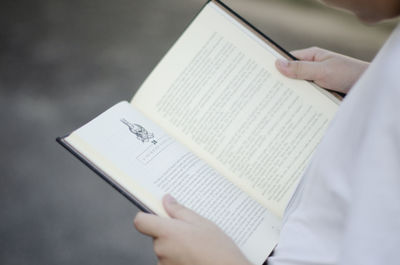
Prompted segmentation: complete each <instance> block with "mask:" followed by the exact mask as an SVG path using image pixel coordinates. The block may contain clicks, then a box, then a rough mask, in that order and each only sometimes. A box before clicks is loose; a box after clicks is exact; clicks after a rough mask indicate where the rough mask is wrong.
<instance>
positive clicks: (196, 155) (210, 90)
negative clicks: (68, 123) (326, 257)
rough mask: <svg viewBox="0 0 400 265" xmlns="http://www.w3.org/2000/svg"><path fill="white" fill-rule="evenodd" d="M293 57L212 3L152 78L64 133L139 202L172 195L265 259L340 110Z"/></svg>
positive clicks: (149, 206)
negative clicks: (285, 72) (286, 72)
mask: <svg viewBox="0 0 400 265" xmlns="http://www.w3.org/2000/svg"><path fill="white" fill-rule="evenodd" d="M277 58H287V59H291V58H290V55H289V54H288V53H287V52H285V51H284V50H283V49H281V48H280V47H279V46H278V45H276V44H275V43H274V42H272V41H271V40H270V39H269V38H267V37H266V36H264V35H263V34H261V33H260V32H259V31H258V30H256V29H255V28H254V27H253V26H251V25H250V24H249V23H247V22H246V21H245V20H243V19H242V18H241V17H240V16H238V15H237V14H236V13H234V12H233V11H232V10H230V9H229V8H228V7H226V6H225V5H224V4H222V3H221V2H219V1H209V2H208V3H207V4H206V5H205V6H204V7H203V9H202V10H201V11H200V13H199V14H198V15H197V16H196V18H195V19H194V20H193V21H192V23H191V24H190V25H189V27H188V28H187V29H186V30H185V32H184V33H183V35H182V36H181V37H180V38H179V39H178V41H177V42H176V43H175V44H174V46H173V47H172V48H171V49H170V50H169V52H168V53H167V54H166V55H165V57H164V58H163V59H162V60H161V62H160V63H159V64H158V65H157V67H156V68H155V69H154V70H153V72H152V73H151V74H150V75H149V76H148V78H147V79H146V81H145V82H144V83H143V84H142V86H141V87H140V89H139V90H138V92H137V94H136V95H135V96H134V98H133V99H132V101H131V102H130V103H128V102H120V103H118V104H116V105H114V106H113V107H111V108H110V109H108V110H107V111H105V112H104V113H103V114H101V115H99V116H98V117H96V118H95V119H93V120H92V121H90V122H89V123H87V124H86V125H84V126H82V127H81V128H79V129H77V130H75V131H74V132H72V133H71V134H69V135H68V136H66V137H62V138H58V141H59V142H60V143H61V144H62V145H63V146H64V147H66V148H67V149H68V150H69V151H71V152H72V153H73V154H74V155H75V156H77V157H78V158H79V159H80V160H81V161H83V162H84V163H85V164H86V165H88V166H89V167H90V168H91V169H93V170H94V171H95V172H96V173H98V174H99V175H100V176H101V177H103V178H104V179H105V180H106V181H107V182H109V183H110V184H111V185H113V186H114V187H115V188H116V189H117V190H118V191H120V192H121V193H122V194H124V195H125V196H126V197H127V198H128V199H130V200H131V201H132V202H134V203H135V204H136V205H137V206H138V207H139V208H140V209H142V210H144V211H147V212H151V213H155V214H157V215H160V216H167V214H166V213H165V211H164V209H163V207H162V204H161V199H162V197H163V196H164V195H165V194H166V193H170V194H171V195H172V196H174V197H175V198H176V199H177V200H178V201H179V202H180V203H182V204H183V205H185V206H187V207H189V208H191V209H193V210H194V211H195V212H197V213H199V214H200V215H202V216H204V217H206V218H208V219H210V220H212V221H213V222H215V223H216V224H217V225H218V226H219V227H220V228H222V230H223V231H225V232H226V233H227V234H228V235H229V236H230V237H231V238H232V239H233V240H234V241H235V242H236V244H237V245H238V246H239V248H240V249H241V250H242V251H243V253H244V254H245V255H246V256H247V257H248V259H249V260H250V261H251V262H253V263H254V264H262V263H263V262H264V261H265V260H266V258H267V257H268V255H269V254H270V253H271V251H272V250H273V248H274V246H275V245H276V243H277V241H278V237H279V230H280V225H281V219H282V215H283V212H284V210H285V207H286V206H287V204H288V202H289V200H290V198H291V197H292V195H293V193H294V190H295V188H296V186H297V184H298V182H299V179H300V177H301V176H302V174H303V172H304V170H305V168H306V166H307V164H308V162H309V160H310V157H311V156H312V154H313V151H314V149H315V148H316V146H317V145H318V143H319V142H320V140H321V138H322V136H323V134H324V131H325V129H326V128H327V126H328V124H329V122H330V121H331V120H332V118H333V116H334V114H335V111H336V110H337V108H338V100H337V99H336V98H335V97H334V96H332V95H331V94H330V93H329V92H327V91H325V90H323V89H321V88H318V87H317V86H315V85H313V84H312V83H310V82H307V81H299V80H292V79H288V78H286V77H284V76H282V75H281V74H280V73H279V72H278V71H277V70H276V69H275V66H274V62H275V60H276V59H277Z"/></svg>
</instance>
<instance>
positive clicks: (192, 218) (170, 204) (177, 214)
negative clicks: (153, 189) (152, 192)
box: [163, 194, 202, 223]
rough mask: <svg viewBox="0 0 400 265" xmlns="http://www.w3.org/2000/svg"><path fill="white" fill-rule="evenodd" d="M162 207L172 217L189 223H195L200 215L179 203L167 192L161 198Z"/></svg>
mask: <svg viewBox="0 0 400 265" xmlns="http://www.w3.org/2000/svg"><path fill="white" fill-rule="evenodd" d="M163 204H164V208H165V210H166V211H167V213H168V215H169V216H171V217H172V218H174V219H178V220H182V221H186V222H189V223H196V222H198V221H199V220H200V219H202V217H201V216H200V215H198V214H196V213H195V212H193V211H192V210H190V209H188V208H186V207H185V206H183V205H181V204H179V203H178V202H177V201H176V200H175V198H174V197H172V196H171V195H169V194H167V195H165V196H164V198H163Z"/></svg>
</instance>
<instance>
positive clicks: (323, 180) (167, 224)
mask: <svg viewBox="0 0 400 265" xmlns="http://www.w3.org/2000/svg"><path fill="white" fill-rule="evenodd" d="M326 2H327V4H331V5H334V6H336V7H340V8H345V9H347V10H350V11H352V12H353V13H355V14H356V15H357V16H358V17H359V18H360V19H361V20H363V21H366V22H369V23H371V22H377V21H380V20H383V19H387V18H392V17H396V16H398V15H399V14H400V1H399V0H368V1H367V0H331V1H326ZM293 54H294V55H295V56H296V57H297V58H298V59H299V61H291V62H288V61H281V60H279V61H277V62H276V67H277V68H278V69H279V71H280V72H281V73H282V74H284V75H286V76H288V77H291V78H299V79H306V80H312V81H314V82H315V83H317V84H319V85H320V86H322V87H325V88H328V89H332V90H336V91H341V92H349V93H348V94H347V96H346V98H345V99H344V101H343V103H342V104H341V106H340V108H339V110H338V113H337V115H336V117H335V119H334V121H333V122H332V123H331V125H330V127H329V129H328V131H327V133H326V135H325V137H324V139H323V140H322V142H321V143H320V145H319V146H318V148H317V150H316V152H315V154H314V156H313V159H312V161H311V163H310V165H309V167H308V169H307V170H306V172H305V174H304V176H303V178H302V180H301V182H300V184H299V186H298V188H297V190H296V193H295V196H294V197H293V198H292V200H291V202H290V203H289V205H288V207H287V209H286V211H285V216H284V221H283V226H282V230H281V234H280V241H279V244H278V246H277V248H276V249H275V251H274V253H273V255H272V256H271V257H269V258H268V263H269V264H271V265H289V264H291V265H295V264H297V265H299V264H302V265H311V264H343V265H347V264H351V265H355V264H362V265H369V264H374V265H376V264H400V259H399V258H398V256H397V252H398V248H399V246H400V104H399V103H398V102H399V100H400V81H399V74H400V27H397V28H396V29H395V30H394V32H393V33H392V35H391V37H390V38H389V40H388V41H387V42H386V43H385V45H384V47H382V49H381V50H380V52H379V53H378V55H377V56H376V57H375V58H374V60H373V61H372V63H371V64H368V63H366V62H362V61H359V60H356V59H352V58H349V57H346V56H343V55H339V54H336V53H333V52H329V51H326V50H323V49H319V48H309V49H305V50H298V51H295V52H293ZM349 90H350V91H349ZM163 204H164V207H165V209H166V211H167V213H168V214H169V215H170V216H171V217H172V218H170V219H168V218H161V217H157V216H154V215H149V214H145V213H138V214H137V216H136V217H135V220H134V224H135V226H136V228H137V229H138V230H139V231H140V232H142V233H144V234H146V235H149V236H151V237H153V238H154V251H155V253H156V255H157V257H158V259H159V264H162V265H183V264H191V265H202V264H207V265H213V264H215V265H217V264H218V265H223V264H231V265H234V264H241V265H244V264H249V261H248V260H246V258H245V257H244V256H243V254H242V253H241V252H240V250H239V249H238V248H237V247H236V246H235V244H234V243H233V242H232V240H231V239H230V238H229V237H228V236H226V235H225V234H224V233H223V232H222V231H221V230H220V229H219V228H217V227H216V226H215V225H214V224H213V223H211V222H210V221H208V220H206V219H204V218H202V217H200V216H198V215H197V214H196V213H194V212H192V211H191V210H189V209H187V208H185V207H184V206H182V205H180V204H179V203H178V202H176V201H175V200H174V199H173V198H172V197H171V196H166V197H164V200H163Z"/></svg>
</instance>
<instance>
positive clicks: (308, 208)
mask: <svg viewBox="0 0 400 265" xmlns="http://www.w3.org/2000/svg"><path fill="white" fill-rule="evenodd" d="M268 264H269V265H289V264H291V265H292V264H293V265H294V264H296V265H299V264H304V265H306V264H307V265H312V264H319V265H324V264H338V265H377V264H385V265H389V264H390V265H393V264H400V26H398V27H397V29H396V30H395V31H394V32H393V33H392V36H391V37H390V39H389V40H388V41H387V42H386V44H385V45H384V47H383V48H382V49H381V51H380V52H379V53H378V55H377V56H376V58H375V59H374V61H373V62H372V64H371V65H370V66H369V68H368V70H367V71H366V72H365V73H364V75H363V76H362V77H361V79H360V80H359V81H358V82H357V84H356V85H355V86H354V87H353V89H352V90H351V92H350V93H349V95H348V96H347V97H346V99H345V100H344V102H343V103H342V106H341V107H340V109H339V111H338V113H337V116H336V117H335V119H334V121H333V122H332V124H331V126H330V128H329V129H328V132H327V134H326V136H325V137H324V139H323V140H322V142H321V144H320V145H319V147H318V149H317V151H316V153H315V154H314V158H313V160H312V162H311V164H310V166H309V168H308V169H307V171H306V173H305V175H304V177H303V180H302V182H301V184H300V185H299V187H298V189H297V192H296V195H295V197H294V198H293V199H292V201H291V203H290V204H289V206H288V208H287V210H286V213H285V219H284V226H283V229H282V233H281V238H280V243H279V245H278V247H277V248H276V250H275V253H274V255H273V256H272V257H270V259H269V260H268Z"/></svg>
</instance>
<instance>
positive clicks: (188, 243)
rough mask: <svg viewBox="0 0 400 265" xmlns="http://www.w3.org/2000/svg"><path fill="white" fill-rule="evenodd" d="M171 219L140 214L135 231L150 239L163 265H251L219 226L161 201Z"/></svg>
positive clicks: (171, 200) (169, 200) (174, 203)
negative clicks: (151, 238) (152, 240)
mask: <svg viewBox="0 0 400 265" xmlns="http://www.w3.org/2000/svg"><path fill="white" fill-rule="evenodd" d="M163 204H164V208H165V209H166V211H167V213H168V214H169V216H170V217H171V219H167V218H163V217H159V216H155V215H153V214H146V213H142V212H139V213H138V214H137V215H136V218H135V220H134V224H135V227H136V228H137V229H138V230H139V231H140V232H141V233H143V234H145V235H148V236H151V237H153V239H154V252H155V254H156V255H157V257H158V260H159V263H158V264H162V265H168V264H174V265H186V264H192V265H201V264H208V265H213V264H215V265H219V264H231V265H236V264H237V265H250V262H249V261H248V260H247V259H246V257H245V256H244V255H243V254H242V252H241V251H240V249H239V248H238V247H237V245H235V243H234V242H233V241H232V239H231V238H230V237H228V236H227V235H226V234H225V233H224V232H223V231H222V230H221V229H220V228H219V227H218V226H216V225H215V224H214V223H212V222H211V221H209V220H207V219H206V218H203V217H201V216H200V215H198V214H196V213H195V212H193V211H191V210H190V209H188V208H186V207H184V206H183V205H181V204H179V203H178V202H177V201H176V200H175V199H174V198H173V197H171V196H170V195H166V196H165V197H164V198H163Z"/></svg>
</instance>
